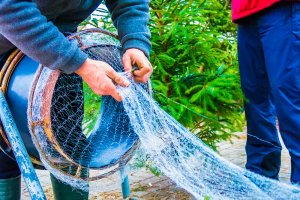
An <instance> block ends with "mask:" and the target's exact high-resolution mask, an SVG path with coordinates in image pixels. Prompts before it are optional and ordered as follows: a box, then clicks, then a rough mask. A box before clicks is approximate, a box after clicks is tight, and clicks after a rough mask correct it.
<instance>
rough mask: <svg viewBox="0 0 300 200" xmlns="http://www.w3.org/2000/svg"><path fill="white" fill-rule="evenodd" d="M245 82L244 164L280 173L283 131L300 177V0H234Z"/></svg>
mask: <svg viewBox="0 0 300 200" xmlns="http://www.w3.org/2000/svg"><path fill="white" fill-rule="evenodd" d="M232 18H233V21H234V22H235V23H238V57H239V65H240V75H241V86H242V90H243V92H244V94H245V96H246V99H247V100H246V101H245V113H246V119H247V133H248V137H247V143H246V153H247V163H246V168H247V169H249V170H251V171H253V172H256V173H259V174H261V175H264V176H267V177H270V178H274V179H278V173H279V170H280V156H281V155H280V154H281V149H282V148H281V144H280V141H279V137H278V133H277V129H276V117H277V119H278V122H279V130H280V133H281V137H282V139H283V142H284V144H285V146H286V147H287V149H288V150H289V153H290V156H291V166H292V167H291V182H292V183H298V184H299V183H300V2H299V1H298V2H297V1H279V0H233V1H232Z"/></svg>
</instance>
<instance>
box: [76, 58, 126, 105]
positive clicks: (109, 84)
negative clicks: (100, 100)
mask: <svg viewBox="0 0 300 200" xmlns="http://www.w3.org/2000/svg"><path fill="white" fill-rule="evenodd" d="M75 72H76V73H77V74H78V75H79V76H81V77H82V79H83V80H84V81H85V82H86V83H87V84H88V85H89V86H90V88H91V89H92V90H93V91H94V93H95V94H98V95H111V96H112V97H113V98H114V99H116V100H117V101H121V100H122V98H121V96H120V95H119V93H118V92H117V89H116V86H115V84H114V83H116V84H119V85H121V86H124V87H127V86H128V85H129V84H130V83H129V81H128V80H126V79H125V78H123V77H122V76H120V75H119V74H118V73H117V72H116V71H115V70H114V69H113V68H112V67H111V66H110V65H108V64H107V63H105V62H102V61H96V60H91V59H89V58H88V59H87V60H86V61H85V62H84V63H83V64H82V65H81V67H80V68H79V69H78V70H76V71H75Z"/></svg>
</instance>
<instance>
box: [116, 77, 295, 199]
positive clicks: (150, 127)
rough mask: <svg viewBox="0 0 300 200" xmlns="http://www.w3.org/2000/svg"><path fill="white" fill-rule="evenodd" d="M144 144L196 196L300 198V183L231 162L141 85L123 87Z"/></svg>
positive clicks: (126, 104) (159, 164)
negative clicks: (283, 181) (180, 121)
mask: <svg viewBox="0 0 300 200" xmlns="http://www.w3.org/2000/svg"><path fill="white" fill-rule="evenodd" d="M118 89H119V92H120V94H121V96H122V98H123V101H122V102H123V105H124V107H125V112H126V113H127V115H128V116H129V118H130V124H131V125H132V126H133V129H134V131H135V133H136V134H137V135H138V136H139V139H140V141H141V145H142V147H143V148H144V149H145V150H146V152H147V153H148V154H149V156H150V158H151V160H152V161H153V162H154V164H155V165H156V167H158V168H159V169H160V170H161V171H162V173H163V174H165V175H166V176H168V177H169V178H171V179H172V180H173V181H174V182H175V183H176V184H177V185H178V186H180V187H182V188H184V189H185V190H186V191H188V192H189V193H191V194H192V195H193V196H194V197H195V198H196V199H203V198H204V197H209V198H211V199H220V200H221V199H222V200H224V199H231V200H232V199H237V200H241V199H263V200H267V199H278V200H279V199H295V200H296V199H300V188H299V187H296V186H292V185H288V184H285V183H282V182H279V181H275V180H271V179H268V178H265V177H263V176H260V175H257V174H254V173H252V172H250V171H248V170H246V169H242V168H240V167H238V166H235V165H234V164H231V163H229V162H228V161H226V160H225V159H223V158H222V157H220V156H219V155H218V154H216V153H215V152H214V151H212V150H211V149H210V148H209V147H208V146H207V145H205V144H204V143H203V142H202V141H201V140H199V139H198V138H197V137H195V136H194V135H193V134H192V133H190V132H189V131H188V130H187V129H186V128H184V127H183V126H182V125H181V124H180V123H178V122H177V121H176V120H175V119H173V118H172V117H171V116H170V115H168V114H167V113H166V112H164V111H163V110H162V109H161V108H160V107H159V105H157V103H156V102H155V101H154V100H153V99H152V97H151V96H150V95H149V94H148V93H146V92H145V90H144V89H143V88H142V87H141V86H139V85H138V84H136V83H134V82H132V84H131V85H130V87H128V88H123V87H119V88H118Z"/></svg>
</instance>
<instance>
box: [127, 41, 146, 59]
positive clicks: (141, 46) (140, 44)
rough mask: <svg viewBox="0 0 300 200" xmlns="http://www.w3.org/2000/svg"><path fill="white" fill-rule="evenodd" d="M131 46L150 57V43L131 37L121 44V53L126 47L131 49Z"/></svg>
mask: <svg viewBox="0 0 300 200" xmlns="http://www.w3.org/2000/svg"><path fill="white" fill-rule="evenodd" d="M131 48H135V49H139V50H141V51H143V52H144V54H145V55H146V56H147V57H148V59H149V57H150V49H151V44H150V43H147V42H145V41H143V40H138V39H131V40H127V41H126V42H125V43H124V44H123V53H125V51H126V50H127V49H131Z"/></svg>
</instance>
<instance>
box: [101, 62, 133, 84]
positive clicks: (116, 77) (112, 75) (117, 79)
mask: <svg viewBox="0 0 300 200" xmlns="http://www.w3.org/2000/svg"><path fill="white" fill-rule="evenodd" d="M106 75H107V76H108V77H109V78H110V79H112V80H113V81H114V82H115V83H116V84H118V85H121V86H123V87H127V86H129V85H130V82H129V81H128V80H127V79H126V78H125V77H122V76H121V75H119V74H118V73H117V72H116V71H115V70H114V69H113V68H112V67H108V68H107V70H106Z"/></svg>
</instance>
